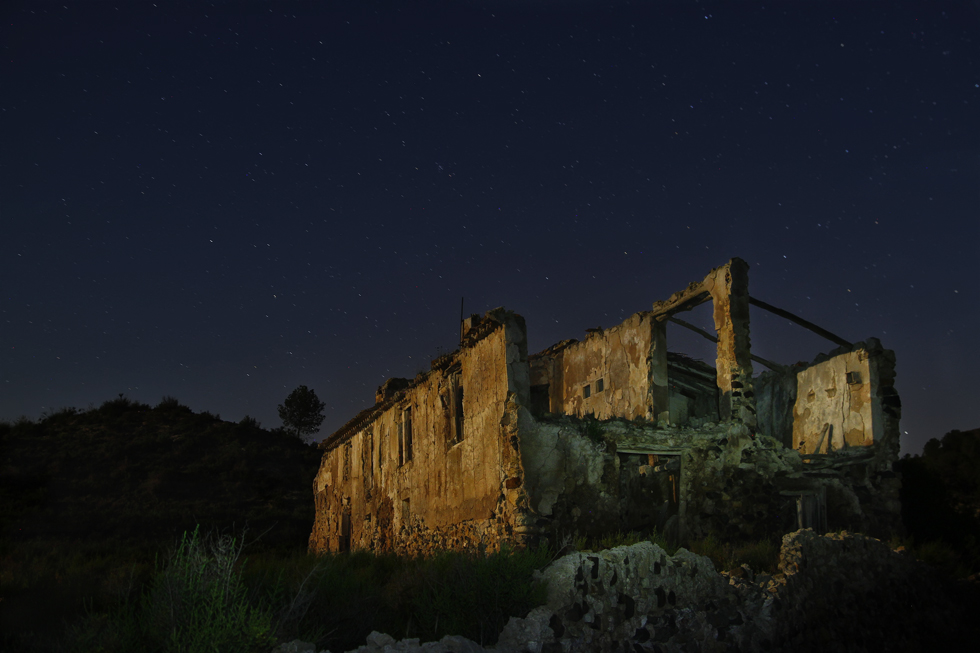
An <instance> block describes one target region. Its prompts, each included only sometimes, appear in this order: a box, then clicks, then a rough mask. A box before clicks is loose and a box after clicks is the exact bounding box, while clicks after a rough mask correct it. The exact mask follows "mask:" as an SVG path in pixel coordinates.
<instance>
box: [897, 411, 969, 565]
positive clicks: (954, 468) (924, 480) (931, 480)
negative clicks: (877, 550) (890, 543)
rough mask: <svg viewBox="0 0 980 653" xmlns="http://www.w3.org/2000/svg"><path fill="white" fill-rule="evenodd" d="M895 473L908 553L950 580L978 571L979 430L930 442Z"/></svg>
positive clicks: (900, 465) (907, 459) (901, 463)
mask: <svg viewBox="0 0 980 653" xmlns="http://www.w3.org/2000/svg"><path fill="white" fill-rule="evenodd" d="M897 468H898V471H899V472H900V473H901V475H902V490H901V499H902V519H903V521H904V523H905V529H906V531H907V532H908V533H909V535H910V536H911V537H912V541H913V545H912V547H911V548H912V550H913V552H914V553H915V554H916V555H917V556H919V557H920V558H921V559H923V560H926V561H929V562H931V563H932V564H934V566H937V567H938V568H939V569H941V570H944V571H945V572H946V573H948V574H951V575H954V576H964V575H969V574H970V573H975V572H977V571H980V518H978V514H977V513H978V511H980V480H978V475H980V472H978V471H977V470H978V469H980V430H974V431H967V432H960V431H951V432H950V433H947V434H946V435H945V436H943V438H942V440H941V441H940V440H936V439H932V440H930V441H929V442H928V443H927V444H926V447H925V449H924V451H923V454H922V455H921V456H908V455H907V456H905V457H904V458H903V459H902V460H900V461H899V463H898V465H897ZM951 555H955V557H956V559H955V560H954V559H952V558H951Z"/></svg>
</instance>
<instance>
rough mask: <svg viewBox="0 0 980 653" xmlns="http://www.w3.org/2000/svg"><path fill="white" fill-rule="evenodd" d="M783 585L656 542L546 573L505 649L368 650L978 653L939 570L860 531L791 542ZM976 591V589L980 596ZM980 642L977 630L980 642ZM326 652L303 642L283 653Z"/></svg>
mask: <svg viewBox="0 0 980 653" xmlns="http://www.w3.org/2000/svg"><path fill="white" fill-rule="evenodd" d="M779 568H780V572H781V573H779V574H777V575H776V576H775V577H770V576H768V575H765V574H760V575H755V574H754V573H753V572H752V570H751V569H749V568H748V567H745V566H743V568H742V569H739V570H735V571H734V572H732V573H722V574H719V573H718V572H716V571H715V569H714V567H713V565H712V563H711V561H710V560H709V559H708V558H706V557H703V556H699V555H696V554H693V553H691V552H689V551H687V550H685V549H680V550H679V551H678V552H677V553H676V554H674V555H673V556H669V555H667V553H666V552H665V551H664V550H663V549H661V548H660V547H659V546H657V545H655V544H652V543H650V542H641V543H639V544H634V545H632V546H622V547H617V548H615V549H609V550H606V551H600V552H597V553H591V552H579V553H573V554H570V555H567V556H564V557H563V558H560V559H558V560H556V561H555V562H553V563H552V564H551V565H549V566H548V567H547V568H546V569H545V570H544V571H542V572H539V577H540V580H542V581H545V582H547V583H548V602H547V604H546V605H544V606H541V607H539V608H535V609H534V610H532V611H531V612H530V613H529V614H528V616H527V617H525V618H523V619H518V618H512V619H511V620H510V621H509V622H508V624H507V625H506V626H505V628H504V630H503V632H502V633H501V634H500V637H499V640H498V642H497V644H496V646H495V647H491V648H486V649H484V648H483V647H481V646H480V645H479V644H477V643H475V642H472V641H470V640H468V639H465V638H463V637H454V636H447V637H444V638H443V639H442V640H440V641H439V642H428V643H425V644H420V643H419V640H418V639H405V640H401V641H396V640H394V638H392V637H390V636H388V635H383V634H380V633H371V635H369V636H368V638H367V642H366V643H365V645H364V646H361V647H359V648H357V649H356V651H357V653H381V652H396V651H397V652H402V651H404V652H416V651H425V652H426V653H450V652H452V653H474V652H476V651H497V652H498V653H525V652H526V653H558V652H564V653H570V652H579V651H582V652H584V651H601V652H611V651H637V652H640V651H658V652H675V651H676V652H682V651H683V652H689V651H703V652H706V653H707V652H715V651H717V652H722V651H725V652H732V651H788V650H791V651H793V652H794V653H806V652H808V651H820V652H821V653H831V652H834V651H882V650H967V649H962V648H960V646H961V644H962V640H963V639H965V638H966V636H967V635H968V634H970V633H972V631H968V629H970V628H975V625H974V624H972V623H967V621H966V620H967V619H971V618H975V616H976V615H973V617H970V616H969V615H967V614H965V613H966V611H968V610H969V607H968V606H966V605H963V604H962V603H958V602H956V601H954V600H953V599H952V598H951V595H950V587H949V586H948V584H944V582H943V581H941V580H940V579H939V577H938V576H937V575H936V573H935V571H933V570H932V569H931V568H929V567H927V566H925V565H923V564H921V563H919V562H917V561H916V560H914V559H913V558H912V557H911V556H909V555H908V554H905V553H903V552H896V551H892V550H890V549H889V548H888V546H886V545H885V544H883V543H882V542H880V541H878V540H876V539H873V538H870V537H866V536H863V535H859V534H851V533H846V532H844V533H840V534H828V535H824V536H821V535H817V534H815V533H814V532H813V531H811V530H809V529H806V530H801V531H797V532H795V533H790V534H788V535H786V536H785V537H784V538H783V543H782V551H781V556H780V563H779ZM972 591H973V592H976V588H972ZM972 634H974V635H975V633H972ZM307 652H313V653H315V648H314V646H313V645H312V644H307V643H304V642H300V641H299V640H297V641H295V642H291V643H289V644H283V645H281V646H280V647H279V648H277V649H276V650H275V651H274V653H307Z"/></svg>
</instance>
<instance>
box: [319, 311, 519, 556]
mask: <svg viewBox="0 0 980 653" xmlns="http://www.w3.org/2000/svg"><path fill="white" fill-rule="evenodd" d="M482 331H483V332H481V333H480V334H478V335H479V337H476V335H474V338H473V341H472V342H470V343H468V344H467V345H465V346H464V347H463V348H462V349H461V350H460V351H459V352H457V353H455V354H454V355H453V356H452V357H449V358H448V359H445V360H441V364H440V366H439V367H438V368H434V369H433V370H431V371H430V372H427V373H424V374H420V375H419V376H418V377H416V379H415V381H414V382H413V383H412V385H411V386H410V387H408V388H406V389H404V390H402V391H400V392H399V393H398V394H397V395H396V397H395V398H394V399H393V400H391V401H389V402H387V404H383V405H381V406H380V407H379V411H378V414H377V415H376V416H374V417H373V419H371V420H370V422H369V423H367V424H365V425H364V426H363V427H361V428H359V429H358V430H357V431H356V432H353V433H351V434H349V435H347V436H346V437H344V438H342V439H341V440H340V441H338V442H334V443H328V444H330V445H332V446H328V448H327V449H326V450H325V451H324V456H323V460H322V462H321V465H320V470H319V472H318V474H317V476H316V478H315V480H314V496H315V501H316V509H317V511H316V520H315V523H314V527H313V532H312V534H311V536H310V548H311V550H313V551H338V550H343V549H345V548H347V547H349V548H352V549H359V548H372V549H374V550H376V551H396V552H399V553H405V554H418V553H423V552H426V551H428V550H430V549H433V548H454V549H464V548H468V547H471V546H484V547H488V548H491V549H494V548H496V547H497V546H499V540H500V538H501V537H504V536H506V535H507V534H509V533H511V532H512V531H513V522H514V515H513V505H514V502H513V501H512V502H510V503H508V502H507V500H506V499H507V497H506V494H507V492H506V490H507V488H505V481H506V480H507V479H508V478H509V477H510V476H518V477H519V469H518V468H517V467H518V466H515V464H514V462H513V458H514V457H515V454H514V448H513V447H512V446H511V444H510V442H509V439H508V438H509V437H510V436H511V435H512V433H511V432H510V430H508V429H507V428H506V426H505V422H506V421H507V420H506V415H507V414H508V412H511V413H512V412H514V410H515V409H516V408H515V407H516V405H517V401H518V397H521V395H522V394H523V395H526V394H527V384H528V381H527V349H526V344H525V338H526V337H525V333H524V324H523V320H522V319H520V318H519V316H516V315H514V314H506V313H503V312H501V313H499V314H497V315H496V316H495V321H494V323H493V324H490V325H489V326H484V327H483V329H482ZM454 385H455V386H461V387H462V389H463V400H462V406H463V419H462V434H461V436H458V435H457V433H456V430H457V428H458V427H456V425H455V423H454V413H453V407H452V397H453V394H452V392H453V387H454ZM525 400H526V397H525ZM409 413H410V415H411V418H410V419H411V456H410V457H409V456H408V454H407V442H406V440H405V434H406V431H407V426H406V415H407V414H409ZM514 421H515V428H516V420H514ZM511 430H512V429H511ZM505 445H506V446H507V448H509V449H510V450H511V451H510V452H506V451H505V450H504V447H505ZM511 485H513V482H511ZM345 538H349V539H345Z"/></svg>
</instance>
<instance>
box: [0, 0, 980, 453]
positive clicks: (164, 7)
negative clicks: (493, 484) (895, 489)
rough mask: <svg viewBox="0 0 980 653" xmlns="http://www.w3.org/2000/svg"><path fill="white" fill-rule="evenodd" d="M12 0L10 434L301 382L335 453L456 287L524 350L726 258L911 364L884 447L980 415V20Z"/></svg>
mask: <svg viewBox="0 0 980 653" xmlns="http://www.w3.org/2000/svg"><path fill="white" fill-rule="evenodd" d="M2 5H3V7H2V8H0V18H2V26H0V30H2V31H0V46H2V62H0V172H2V175H0V419H4V420H14V419H17V418H18V416H20V415H26V416H28V417H30V418H32V419H34V418H38V417H40V416H41V415H42V414H44V413H46V412H51V411H54V410H58V409H60V408H63V407H67V406H74V407H78V408H80V409H84V408H88V407H90V406H98V405H99V404H101V403H102V402H103V401H105V400H107V399H112V398H115V397H117V396H118V395H119V393H124V394H125V395H126V396H127V397H129V398H130V399H135V400H139V401H142V402H146V403H149V404H156V403H157V402H159V401H160V399H161V398H162V397H163V396H165V395H170V396H174V397H176V398H177V399H179V400H180V401H181V402H182V403H184V404H186V405H188V406H190V407H192V408H193V409H195V410H198V411H201V410H208V411H210V412H212V413H215V414H220V416H221V417H222V418H223V419H228V420H233V421H238V420H240V419H241V418H242V417H243V416H244V415H246V414H248V415H251V416H253V417H255V418H257V419H258V420H259V421H260V422H261V423H262V424H263V426H266V427H274V426H278V425H279V424H280V421H279V418H278V415H277V411H276V406H277V404H279V403H281V402H282V401H283V399H284V398H285V396H286V395H287V394H288V393H289V392H290V391H291V390H292V389H293V388H295V387H296V386H298V385H300V384H303V385H307V386H309V387H311V388H313V389H314V390H316V392H317V394H318V395H319V396H320V398H321V399H322V400H324V401H325V402H326V405H327V408H326V420H325V422H324V425H323V430H322V431H321V433H320V435H319V436H317V438H322V437H325V436H326V435H328V434H329V433H331V432H332V431H333V430H335V429H336V428H338V427H339V426H341V425H342V424H343V423H344V422H346V421H347V420H348V419H349V418H351V417H353V416H354V414H356V413H357V412H358V411H359V410H361V409H363V408H365V407H367V406H369V405H371V404H373V402H374V392H375V389H376V387H377V386H378V385H380V384H381V383H383V382H384V380H385V379H386V378H389V377H392V376H405V377H411V376H414V375H415V374H416V373H417V372H419V371H422V370H424V369H427V368H428V365H429V362H430V361H431V360H432V359H433V358H435V357H436V356H438V355H440V354H442V353H446V352H448V351H451V350H453V349H454V348H455V344H456V342H457V341H458V334H459V323H458V320H459V314H460V301H461V298H463V301H464V303H465V306H464V310H465V312H466V314H470V313H483V312H484V311H486V310H488V309H490V308H493V307H496V306H506V307H507V308H509V309H512V310H515V311H517V312H518V313H520V314H522V315H523V316H524V317H525V318H526V320H527V326H528V335H529V339H530V346H529V349H530V351H531V352H532V353H533V352H535V351H539V350H541V349H544V348H545V347H547V346H548V345H550V344H553V343H554V342H557V341H559V340H562V339H565V338H580V339H581V338H583V337H584V335H585V329H586V328H589V327H596V326H603V327H609V326H613V325H615V324H617V323H619V322H620V321H622V320H623V319H625V318H626V317H627V316H629V315H630V314H632V313H634V312H636V311H641V310H646V309H649V308H650V306H651V304H652V302H654V301H656V300H658V299H666V298H667V297H669V295H670V294H671V293H673V292H675V291H677V290H681V289H682V288H684V287H685V286H686V285H687V284H688V283H689V282H691V281H694V280H700V279H702V278H703V277H704V275H705V274H706V273H707V272H708V271H709V270H710V269H711V268H713V267H716V266H718V265H722V264H723V263H725V262H726V261H727V260H728V259H730V258H732V257H735V256H738V257H740V258H743V259H745V260H746V261H747V262H748V263H749V265H750V266H751V267H750V271H749V277H750V290H751V293H752V294H753V295H754V296H756V297H758V298H759V299H762V300H763V301H766V302H769V303H771V304H774V305H776V306H778V307H781V308H784V309H787V310H789V311H792V312H793V313H796V314H798V315H800V316H802V317H804V318H806V319H809V320H811V321H813V322H816V323H817V324H819V325H821V326H823V327H824V328H826V329H828V330H829V331H831V332H834V333H836V334H838V335H840V336H842V337H844V338H846V339H848V340H852V341H859V340H863V339H865V338H867V337H869V336H873V337H877V338H879V339H880V340H881V342H882V344H883V345H884V346H885V347H888V348H891V349H894V350H895V351H896V355H897V357H898V377H897V387H898V390H899V392H900V394H901V395H902V399H903V403H904V409H903V419H902V429H903V433H904V435H903V451H905V452H912V453H917V452H919V451H920V450H921V447H922V445H923V444H924V442H925V441H926V440H927V439H929V438H932V437H940V436H942V435H943V434H944V433H946V432H947V431H949V430H951V429H954V428H956V429H969V428H976V427H978V426H980V408H978V403H980V402H978V400H977V393H978V383H977V374H976V371H977V370H978V369H980V347H978V345H977V340H976V335H975V331H976V328H977V325H978V323H980V308H978V307H980V297H978V294H980V292H978V285H977V280H978V273H977V264H978V262H980V3H976V2H947V3H944V2H929V3H926V2H919V3H909V4H903V3H898V2H887V3H873V2H854V1H853V0H851V1H849V2H842V3H834V2H820V1H810V2H803V1H797V2H766V3H750V2H725V3H695V2H672V3H668V2H652V1H650V2H634V3H629V4H627V3H624V2H602V3H599V2H584V1H579V2H574V1H568V2H558V1H557V0H556V1H552V2H544V1H533V0H524V1H521V2H482V3H478V2H452V3H450V2H446V3H414V2H397V3H369V2H350V3H343V4H341V3H335V2H326V1H324V2H316V3H291V2H258V1H251V2H218V3H208V2H203V1H195V2H188V3H174V2H167V1H165V0H157V2H155V3H154V2H144V1H136V0H118V1H117V2H110V1H94V0H93V1H88V2H79V1H77V0H61V1H59V2H55V3H47V2H29V1H23V0H21V1H11V0H7V1H6V2H3V3H2ZM114 5H118V6H114ZM679 317H681V318H683V319H685V320H687V321H690V322H694V323H696V324H698V325H700V326H702V327H705V328H709V330H713V326H712V323H711V320H710V308H709V306H708V305H704V306H701V307H699V309H697V310H695V311H692V312H691V313H687V314H681V315H679ZM752 320H753V322H752V341H753V351H754V353H756V354H758V355H759V356H762V357H763V358H766V359H770V360H775V361H778V362H781V363H792V362H795V361H798V360H807V361H809V360H812V359H813V357H814V356H815V355H816V354H817V353H819V352H822V351H829V350H831V349H833V348H834V346H835V345H833V344H832V343H830V342H827V341H825V340H822V339H821V338H819V337H817V336H815V335H812V334H811V333H809V332H808V331H806V330H804V329H802V328H801V327H799V326H796V325H794V324H792V323H790V322H788V321H786V320H783V319H781V318H778V317H775V316H771V315H769V314H767V313H765V312H763V311H761V310H759V309H755V308H753V312H752ZM668 338H669V343H670V346H671V349H674V350H678V351H684V352H686V353H689V354H691V355H693V356H695V357H698V358H701V359H703V360H707V361H709V362H711V363H712V364H713V363H714V354H713V345H712V344H711V343H708V342H707V341H705V340H703V339H701V338H699V337H698V336H696V335H693V334H689V333H687V332H685V331H684V329H681V328H679V327H673V326H672V327H669V328H668ZM763 369H764V368H761V367H760V366H757V367H756V373H758V372H760V371H762V370H763Z"/></svg>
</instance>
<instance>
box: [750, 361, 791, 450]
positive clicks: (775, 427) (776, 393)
mask: <svg viewBox="0 0 980 653" xmlns="http://www.w3.org/2000/svg"><path fill="white" fill-rule="evenodd" d="M798 370H799V367H798V366H793V367H788V368H785V369H783V370H778V371H777V370H770V371H766V372H763V373H762V374H760V375H759V376H758V377H756V379H755V395H756V408H757V409H758V411H759V412H758V416H757V422H756V428H757V429H758V432H759V433H761V434H763V435H766V436H768V437H770V438H772V439H774V440H776V441H777V442H779V443H780V444H782V445H783V446H784V447H787V448H793V406H794V405H795V404H796V390H797V385H798V384H797V380H796V372H797V371H798Z"/></svg>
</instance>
